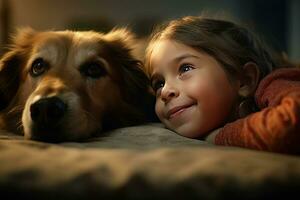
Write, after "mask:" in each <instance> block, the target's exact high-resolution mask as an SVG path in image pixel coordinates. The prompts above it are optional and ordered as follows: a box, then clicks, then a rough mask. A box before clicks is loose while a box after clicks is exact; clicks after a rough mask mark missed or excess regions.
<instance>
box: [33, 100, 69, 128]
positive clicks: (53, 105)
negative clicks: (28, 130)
mask: <svg viewBox="0 0 300 200" xmlns="http://www.w3.org/2000/svg"><path fill="white" fill-rule="evenodd" d="M66 111H67V105H66V104H65V103H64V102H63V101H62V100H61V99H60V98H58V97H47V98H41V99H39V100H38V101H36V102H35V103H33V104H32V105H31V106H30V116H31V119H32V121H33V124H34V126H35V128H37V129H38V130H55V129H56V128H57V127H58V126H59V124H60V122H61V121H62V119H63V117H64V116H65V114H66Z"/></svg>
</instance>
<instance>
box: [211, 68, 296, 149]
mask: <svg viewBox="0 0 300 200" xmlns="http://www.w3.org/2000/svg"><path fill="white" fill-rule="evenodd" d="M255 98H256V101H257V104H258V106H259V107H260V109H261V111H259V112H257V113H253V114H251V115H249V116H247V117H246V118H243V119H239V120H237V121H235V122H233V123H229V124H227V125H225V126H224V128H222V129H221V130H220V132H219V133H218V134H217V135H216V137H215V140H214V142H215V144H218V145H231V146H240V147H246V148H251V149H257V150H265V151H272V152H281V153H291V154H300V69H298V68H286V69H279V70H276V71H274V72H272V73H271V74H270V75H268V76H267V77H266V78H264V79H263V80H262V81H261V83H260V84H259V87H258V89H257V91H256V94H255Z"/></svg>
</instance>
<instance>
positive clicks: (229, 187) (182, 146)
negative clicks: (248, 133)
mask: <svg viewBox="0 0 300 200" xmlns="http://www.w3.org/2000/svg"><path fill="white" fill-rule="evenodd" d="M299 187H300V157H296V156H288V155H284V154H276V153H267V152H259V151H254V150H248V149H242V148H238V147H222V146H214V145H210V144H207V143H205V142H203V141H199V140H193V139H188V138H184V137H181V136H179V135H176V134H175V133H173V132H170V131H169V130H167V129H164V128H162V127H160V126H159V125H157V124H150V125H145V126H136V127H128V128H122V129H117V130H114V131H111V132H110V133H107V134H105V135H103V136H102V137H97V138H93V139H91V140H89V141H86V142H82V143H75V142H69V143H62V144H48V143H42V142H35V141H26V140H23V139H22V137H16V136H13V135H10V134H9V133H5V132H2V136H1V137H0V192H1V198H3V199H5V198H22V199H24V198H25V199H72V200H74V199H149V200H150V199H151V200H153V199H172V200H173V199H184V200H186V199H268V198H275V197H276V198H280V197H282V198H287V197H289V196H291V195H297V193H298V190H299Z"/></svg>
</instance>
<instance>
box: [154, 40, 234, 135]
mask: <svg viewBox="0 0 300 200" xmlns="http://www.w3.org/2000/svg"><path fill="white" fill-rule="evenodd" d="M150 67H151V69H152V72H153V73H152V75H151V77H152V78H151V79H152V87H153V88H154V90H155V92H156V105H155V111H156V114H157V115H158V117H159V119H160V120H161V121H162V123H164V124H165V125H166V126H167V127H168V128H169V129H172V130H174V131H176V132H177V133H179V134H180V135H182V136H185V137H189V138H198V137H201V136H204V135H205V134H206V133H208V132H209V131H211V130H212V129H215V128H218V127H219V126H221V125H222V124H223V123H224V122H225V120H226V119H227V118H228V117H229V116H230V115H231V112H232V108H233V106H234V105H235V103H236V100H237V97H238V88H239V85H238V84H239V83H233V82H232V81H231V82H229V79H228V76H227V75H226V73H225V71H224V70H223V68H222V66H221V65H220V64H219V63H218V62H217V61H216V60H215V59H214V58H213V57H211V56H209V55H208V54H206V53H201V52H199V51H197V50H195V49H193V48H191V47H189V46H186V45H183V44H181V43H177V42H175V41H172V40H161V41H159V42H157V44H156V46H155V47H154V49H153V52H152V54H151V57H150Z"/></svg>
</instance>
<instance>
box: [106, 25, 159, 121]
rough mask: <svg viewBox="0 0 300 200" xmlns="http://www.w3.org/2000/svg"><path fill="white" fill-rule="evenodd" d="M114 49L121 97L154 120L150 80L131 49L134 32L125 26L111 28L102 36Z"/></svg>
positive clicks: (153, 98)
mask: <svg viewBox="0 0 300 200" xmlns="http://www.w3.org/2000/svg"><path fill="white" fill-rule="evenodd" d="M104 38H105V39H106V41H108V43H109V44H110V46H111V47H112V48H113V49H114V50H113V52H114V54H113V55H114V56H116V57H118V59H116V60H118V61H119V62H120V63H119V65H120V66H121V68H120V69H119V70H120V74H121V76H122V80H121V82H120V84H119V85H121V86H122V90H121V91H122V92H123V97H124V100H125V101H126V102H128V103H129V104H130V105H134V107H135V108H136V109H137V110H139V111H140V112H142V113H143V114H145V115H146V116H145V117H146V118H147V119H148V120H151V121H152V120H153V119H155V120H156V115H155V113H154V103H155V97H154V96H153V95H152V94H151V93H150V80H149V78H148V76H147V75H146V74H145V72H144V70H143V63H142V62H141V61H140V60H138V59H137V56H136V55H134V53H133V50H134V48H136V47H137V46H136V45H137V44H136V39H135V34H134V33H132V32H131V31H130V30H128V29H125V28H118V29H113V30H112V31H111V32H109V33H108V34H106V35H105V36H104Z"/></svg>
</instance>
